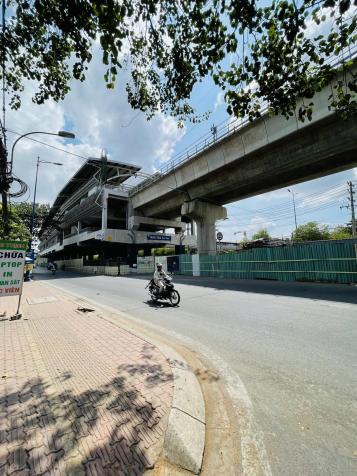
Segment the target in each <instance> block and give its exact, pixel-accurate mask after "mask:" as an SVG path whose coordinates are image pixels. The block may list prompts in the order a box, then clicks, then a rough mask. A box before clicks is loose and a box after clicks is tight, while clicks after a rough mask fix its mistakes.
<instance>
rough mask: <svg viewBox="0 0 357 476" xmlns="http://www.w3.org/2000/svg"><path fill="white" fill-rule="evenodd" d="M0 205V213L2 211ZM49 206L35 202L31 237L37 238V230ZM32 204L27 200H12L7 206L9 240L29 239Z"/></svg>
mask: <svg viewBox="0 0 357 476" xmlns="http://www.w3.org/2000/svg"><path fill="white" fill-rule="evenodd" d="M1 208H2V206H1V205H0V214H1V212H2V209H1ZM49 209H50V206H49V205H48V204H43V203H37V204H36V207H35V222H34V229H33V238H35V239H36V238H38V232H39V230H40V228H41V226H42V223H43V221H44V220H45V218H46V217H47V215H48V212H49ZM31 215H32V204H31V203H27V202H14V203H13V204H11V206H10V208H9V226H10V234H9V236H8V238H9V239H11V240H17V239H19V240H21V241H26V240H29V239H30V236H31V235H30V229H31ZM0 236H3V221H2V220H1V222H0Z"/></svg>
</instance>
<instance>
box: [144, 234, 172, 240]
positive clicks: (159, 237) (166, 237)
mask: <svg viewBox="0 0 357 476" xmlns="http://www.w3.org/2000/svg"><path fill="white" fill-rule="evenodd" d="M147 239H148V240H156V241H171V236H170V235H147Z"/></svg>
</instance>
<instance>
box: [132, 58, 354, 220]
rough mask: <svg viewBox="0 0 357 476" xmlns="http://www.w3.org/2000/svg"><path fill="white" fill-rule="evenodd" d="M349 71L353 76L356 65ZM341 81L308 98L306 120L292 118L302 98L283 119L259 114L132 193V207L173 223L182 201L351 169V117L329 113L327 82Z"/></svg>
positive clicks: (239, 195)
mask: <svg viewBox="0 0 357 476" xmlns="http://www.w3.org/2000/svg"><path fill="white" fill-rule="evenodd" d="M352 72H353V73H356V72H357V64H354V65H353V67H352ZM341 77H342V76H341V73H338V74H337V75H336V78H335V79H334V80H333V81H332V84H331V85H328V86H326V87H325V88H324V89H323V90H321V91H319V92H317V93H316V94H315V95H314V97H313V99H312V101H313V103H314V112H313V115H312V120H311V121H307V120H306V121H305V122H301V121H299V120H298V118H297V111H298V109H299V107H300V106H301V105H302V104H303V103H305V104H306V103H309V102H310V101H311V99H303V98H302V99H299V100H298V101H297V107H296V112H295V114H294V115H293V116H292V117H290V118H289V119H288V120H287V119H286V118H285V117H282V116H272V117H270V116H268V115H265V116H263V117H262V118H261V119H259V120H256V121H254V122H252V123H248V124H245V125H244V126H243V127H240V128H239V127H238V129H237V130H236V131H234V132H233V133H231V134H230V135H228V136H226V137H225V138H223V139H222V140H220V141H218V142H215V143H212V144H211V146H210V147H208V148H206V149H205V150H203V151H202V152H200V153H199V154H198V155H196V156H194V157H192V158H191V159H190V160H188V161H186V162H184V163H182V164H181V165H180V166H178V167H177V168H173V169H172V171H171V172H169V173H167V174H166V175H164V176H162V177H160V179H159V180H157V181H156V182H154V183H152V184H151V185H149V186H148V187H146V188H144V189H142V190H139V191H138V192H137V193H135V194H134V195H133V196H132V197H131V200H132V203H133V208H134V209H135V210H136V212H137V213H142V214H144V215H146V216H151V217H165V218H173V217H178V216H179V215H180V208H181V205H182V203H183V202H185V201H187V200H188V201H190V200H194V199H199V200H202V201H205V200H206V201H209V202H211V203H216V204H217V205H224V204H226V203H230V202H233V201H237V200H241V199H243V198H248V197H251V196H254V195H257V194H260V193H265V192H268V191H271V190H275V189H278V188H281V187H284V186H290V185H293V184H296V183H299V182H303V181H306V180H310V179H313V178H317V177H321V176H323V175H328V174H331V173H335V172H339V171H342V170H347V169H349V168H352V167H354V166H355V165H357V127H356V126H357V118H356V116H355V117H351V118H349V120H348V121H343V120H342V119H341V118H340V117H339V116H338V115H337V114H336V113H335V112H334V111H333V110H332V109H329V104H330V96H331V91H332V89H333V83H335V82H337V81H338V80H339V79H341Z"/></svg>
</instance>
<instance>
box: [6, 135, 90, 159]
mask: <svg viewBox="0 0 357 476" xmlns="http://www.w3.org/2000/svg"><path fill="white" fill-rule="evenodd" d="M7 132H11V133H12V134H16V135H18V136H21V135H22V133H21V132H16V131H13V130H11V129H7ZM24 139H27V140H32V141H33V142H37V143H38V144H42V145H45V146H46V147H50V148H51V149H55V150H58V151H60V152H65V153H66V154H68V155H73V156H74V157H78V158H80V159H84V160H88V157H84V156H83V155H79V154H76V153H74V152H69V151H68V150H66V149H61V148H60V147H56V146H55V145H51V144H49V143H48V142H43V141H41V140H38V139H34V138H33V137H24Z"/></svg>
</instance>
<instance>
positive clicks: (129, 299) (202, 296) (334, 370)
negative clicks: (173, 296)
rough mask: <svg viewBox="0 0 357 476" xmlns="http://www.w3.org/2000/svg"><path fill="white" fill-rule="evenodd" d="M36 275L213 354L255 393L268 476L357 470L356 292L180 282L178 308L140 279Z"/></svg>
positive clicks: (252, 401)
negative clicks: (156, 297) (159, 299)
mask: <svg viewBox="0 0 357 476" xmlns="http://www.w3.org/2000/svg"><path fill="white" fill-rule="evenodd" d="M37 279H51V280H52V279H53V281H54V284H56V285H57V286H60V287H62V288H64V289H66V290H69V291H72V292H74V293H78V294H81V295H83V296H86V297H88V298H91V299H95V300H96V301H97V302H98V303H102V304H106V305H108V306H112V307H114V308H116V309H118V310H120V311H125V312H127V313H129V314H131V315H132V316H134V317H136V318H139V319H142V320H144V321H146V322H150V323H154V324H156V325H158V326H160V327H161V328H165V329H169V330H170V331H175V332H176V333H177V334H179V335H180V336H182V337H183V339H190V342H191V343H192V341H194V342H195V343H196V344H197V349H199V350H202V352H205V353H206V354H210V353H211V356H212V358H213V359H214V360H215V363H216V365H217V366H218V367H219V369H218V370H219V371H220V375H221V378H223V379H226V380H227V385H228V386H229V387H230V392H231V394H232V392H233V393H234V392H236V394H237V395H236V398H237V402H239V401H242V399H241V397H242V396H241V395H238V394H239V393H240V392H243V393H244V391H245V389H246V390H247V395H245V397H244V398H245V400H246V402H245V403H246V404H247V405H248V407H249V406H250V405H251V411H252V414H253V417H254V421H255V426H254V432H255V437H257V438H258V439H260V440H259V442H258V444H261V443H262V442H263V443H264V445H262V446H265V449H264V448H262V452H261V456H262V458H266V459H267V467H266V469H267V470H266V472H267V473H269V467H270V470H271V473H272V474H273V475H279V476H280V475H284V476H288V475H289V476H292V475H304V476H305V475H314V476H315V475H324V476H326V475H339V476H342V475H355V474H357V401H356V396H357V287H354V286H343V285H322V284H302V283H282V282H263V281H243V280H241V281H233V280H218V279H211V278H206V279H204V278H185V277H176V278H175V281H176V287H177V289H178V290H179V292H180V293H181V299H182V301H181V303H180V306H179V307H178V308H171V307H169V306H165V305H164V306H152V304H150V303H149V302H148V296H147V294H146V291H145V290H144V286H145V285H146V281H147V280H143V279H140V278H139V277H137V278H131V277H127V278H126V277H120V278H112V277H104V276H98V277H83V276H75V275H71V274H70V273H65V274H64V273H58V274H57V275H56V276H55V277H52V276H51V275H48V274H46V275H41V276H38V277H37ZM208 356H210V355H208ZM216 357H217V358H216ZM227 369H228V370H227ZM235 378H236V380H235V381H236V382H240V383H241V386H239V385H238V386H235V385H234V382H233V380H234V379H235ZM232 382H233V383H232ZM247 400H248V401H247ZM248 430H249V431H253V429H252V428H248Z"/></svg>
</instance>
